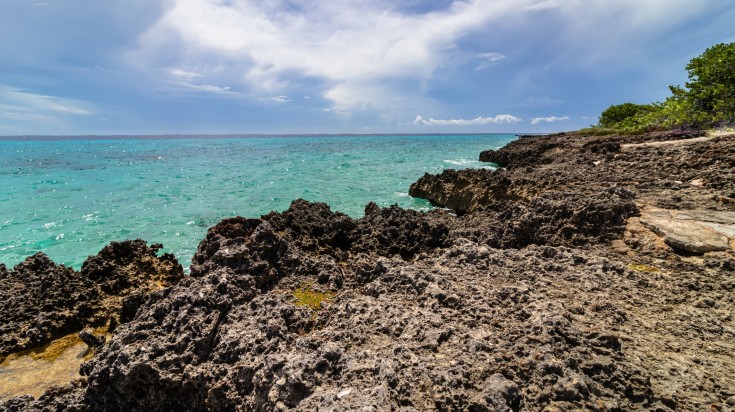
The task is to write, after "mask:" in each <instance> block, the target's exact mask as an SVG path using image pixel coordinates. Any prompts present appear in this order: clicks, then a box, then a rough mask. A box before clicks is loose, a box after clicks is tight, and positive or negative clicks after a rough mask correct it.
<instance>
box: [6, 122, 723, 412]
mask: <svg viewBox="0 0 735 412" xmlns="http://www.w3.org/2000/svg"><path fill="white" fill-rule="evenodd" d="M482 159H483V160H489V161H493V162H497V163H498V164H500V165H502V166H504V168H503V169H499V170H497V171H489V170H464V171H445V172H444V173H442V174H440V175H435V176H432V175H426V176H424V177H422V178H421V179H419V181H417V182H416V183H415V184H414V185H413V186H412V187H411V194H412V195H414V196H420V197H424V198H427V199H429V200H431V201H432V202H434V203H435V204H437V205H441V206H444V207H447V208H449V209H452V210H453V213H452V212H450V211H446V210H441V209H436V210H434V211H432V212H429V213H419V212H416V211H412V210H404V209H400V208H398V207H389V208H379V207H378V206H376V205H375V204H372V203H371V204H368V205H367V206H366V208H365V216H364V217H363V218H360V219H352V218H350V217H348V216H346V215H344V214H341V213H338V212H333V211H331V210H330V209H329V207H328V206H327V205H325V204H321V203H310V202H307V201H303V200H296V201H294V202H293V203H292V204H291V207H290V208H289V209H288V210H286V211H284V212H281V213H276V212H272V213H270V214H267V215H265V216H262V217H261V218H259V219H247V218H242V217H234V218H229V219H225V220H223V221H222V222H220V223H218V224H217V225H216V226H214V227H212V228H210V229H209V232H208V234H207V236H206V238H205V239H204V240H202V242H201V243H200V245H199V248H198V250H197V252H196V254H195V256H194V257H193V259H192V265H191V274H190V276H188V277H183V278H181V276H180V273H181V272H180V266H178V263H176V262H175V260H174V259H173V258H172V257H170V256H164V257H162V258H158V257H156V255H155V249H156V247H155V246H154V247H152V248H147V247H146V246H145V244H144V243H142V244H141V242H142V241H134V242H123V243H113V244H111V245H110V246H108V247H107V248H105V249H104V250H103V251H102V252H100V254H99V255H98V256H97V257H94V258H90V259H89V260H88V261H87V262H88V263H87V264H85V266H84V267H83V269H82V271H81V272H80V273H77V272H74V271H72V270H70V269H67V268H64V267H63V266H56V265H55V264H53V262H50V261H49V260H48V258H46V257H45V256H44V255H42V254H39V255H35V256H33V257H31V258H29V260H28V261H26V262H24V263H22V264H21V265H18V266H17V267H16V268H15V269H14V270H13V271H10V272H8V271H7V270H6V269H5V267H4V266H0V280H2V281H3V288H4V289H5V288H12V289H9V291H8V292H6V293H7V294H8V295H7V296H9V297H10V296H14V297H15V298H14V299H15V300H13V301H12V302H11V301H10V300H9V299H8V298H5V299H4V302H3V306H0V308H1V309H2V310H3V315H4V314H6V313H11V312H12V311H13V310H14V309H13V308H15V307H17V305H21V303H18V302H19V300H22V299H21V298H20V297H21V296H26V295H27V296H29V297H30V296H33V299H34V300H33V305H35V306H37V307H39V308H42V309H34V310H30V309H29V311H27V313H26V314H25V315H23V316H24V317H23V319H16V318H12V320H11V321H7V320H5V318H3V319H4V320H3V321H2V322H3V323H2V324H1V325H0V327H2V328H3V331H11V332H12V331H15V332H12V333H11V334H10V335H8V336H16V335H17V336H18V337H17V338H15V340H12V338H11V339H8V338H5V337H4V338H3V339H4V340H3V341H2V343H3V345H4V346H2V348H3V350H4V351H5V352H3V353H5V354H8V353H12V352H14V351H16V350H21V349H26V348H30V347H32V346H33V345H36V344H42V343H44V342H46V341H48V340H49V339H54V337H58V336H59V335H60V334H64V333H70V332H76V331H79V330H81V329H82V328H83V327H85V326H87V325H89V324H97V323H99V322H101V321H102V320H104V319H111V318H112V319H115V323H116V324H117V325H116V327H115V328H114V330H113V331H112V333H111V335H110V336H109V339H107V341H106V342H105V343H103V344H101V345H100V346H98V347H97V349H96V350H95V354H94V357H93V358H92V359H90V360H89V361H88V362H86V363H84V364H83V365H82V367H81V372H82V375H83V377H82V378H81V379H80V380H79V381H77V382H75V383H74V384H70V385H68V386H66V387H61V388H58V387H57V388H53V389H51V390H49V391H47V393H46V394H45V395H43V396H41V397H40V398H38V399H34V398H32V397H30V396H25V397H16V398H12V399H10V400H8V401H6V402H5V403H2V404H0V410H8V411H25V410H29V411H30V410H69V411H131V410H132V411H134V410H140V411H142V410H147V411H148V410H190V411H200V410H335V411H337V410H366V411H367V410H375V411H383V410H385V411H387V410H406V411H409V410H471V411H521V410H530V411H541V410H579V409H582V410H597V411H624V410H640V409H650V410H660V411H666V410H687V411H697V410H710V409H712V408H715V409H718V410H726V409H727V408H732V407H735V378H734V377H735V360H733V358H732V353H735V320H734V319H733V316H732V308H733V307H735V298H734V297H733V290H735V136H724V137H718V138H713V139H709V138H706V139H703V138H700V136H699V134H696V133H692V132H689V131H685V132H670V133H653V134H648V135H643V136H605V137H595V136H579V135H572V134H569V135H555V136H539V137H523V138H521V139H519V140H518V141H516V142H513V143H512V144H510V145H508V146H506V147H505V148H503V149H500V150H499V151H497V152H491V153H483V154H482ZM686 225H697V227H699V228H701V230H699V229H698V231H696V233H695V232H694V231H691V230H690V229H686V227H691V226H686ZM682 227H684V228H685V229H682ZM682 231H684V232H686V234H687V235H689V236H683V235H682ZM692 233H693V234H692ZM708 242H709V243H708ZM702 245H705V246H702ZM707 245H710V246H707ZM712 245H714V246H712ZM130 250H135V251H136V252H134V253H132V252H129V251H130ZM121 256H132V257H134V258H125V259H122V258H121ZM21 279H34V280H33V282H31V283H29V284H36V283H38V284H42V285H43V286H42V287H39V288H37V289H33V288H32V287H31V288H29V287H21V285H20V283H18V282H20V281H21ZM57 279H63V280H57ZM34 282H35V283H34ZM151 284H158V285H159V286H161V287H150V286H145V287H144V286H142V285H151ZM54 285H56V286H54ZM64 288H66V289H64ZM36 290H38V291H36ZM24 294H25V295H24ZM59 296H63V299H62V298H60V297H59ZM9 302H10V303H9ZM13 302H16V303H13ZM101 302H103V303H101ZM23 307H25V306H23ZM47 319H50V321H47ZM29 325H32V326H29ZM37 325H46V326H44V327H45V328H41V329H38V326H37ZM34 328H36V329H38V331H37V332H33V333H30V334H29V332H28V331H32V330H33V331H35V330H36V329H34ZM37 336H39V337H37ZM92 343H94V342H92Z"/></svg>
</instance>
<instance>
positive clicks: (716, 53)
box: [672, 43, 735, 123]
mask: <svg viewBox="0 0 735 412" xmlns="http://www.w3.org/2000/svg"><path fill="white" fill-rule="evenodd" d="M686 69H687V71H688V72H689V81H688V82H687V83H686V87H687V88H688V89H689V90H686V91H685V90H681V89H678V90H676V89H675V90H672V91H673V92H674V94H675V95H676V94H681V93H682V92H683V93H684V94H685V98H686V99H687V100H689V102H690V104H691V108H692V110H694V111H695V112H698V113H695V114H700V115H705V116H704V118H705V119H704V120H708V121H709V122H711V123H733V122H735V43H729V44H725V43H720V44H717V45H714V46H712V47H710V48H708V49H707V50H705V51H704V53H702V54H701V55H700V56H698V57H695V58H693V59H692V60H691V61H690V62H689V64H687V67H686Z"/></svg>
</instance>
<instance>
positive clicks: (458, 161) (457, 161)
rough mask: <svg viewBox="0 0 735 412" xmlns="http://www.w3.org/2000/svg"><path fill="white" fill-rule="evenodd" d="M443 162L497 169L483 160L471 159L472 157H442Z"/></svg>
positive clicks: (474, 167)
mask: <svg viewBox="0 0 735 412" xmlns="http://www.w3.org/2000/svg"><path fill="white" fill-rule="evenodd" d="M444 163H449V164H450V165H454V166H460V167H463V168H472V169H489V170H495V169H497V168H496V167H493V166H489V165H488V164H487V163H485V162H481V161H479V160H472V159H444Z"/></svg>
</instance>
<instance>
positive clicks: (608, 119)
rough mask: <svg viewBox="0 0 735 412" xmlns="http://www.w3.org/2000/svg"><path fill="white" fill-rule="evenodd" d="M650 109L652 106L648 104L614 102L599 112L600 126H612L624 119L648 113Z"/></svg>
mask: <svg viewBox="0 0 735 412" xmlns="http://www.w3.org/2000/svg"><path fill="white" fill-rule="evenodd" d="M651 110H652V107H651V105H648V104H635V103H623V104H615V105H612V106H610V107H608V108H607V109H605V111H604V112H602V114H600V126H603V127H612V126H615V125H617V124H619V123H621V122H623V121H625V120H626V119H630V118H632V117H635V116H638V115H642V114H645V113H648V112H650V111H651Z"/></svg>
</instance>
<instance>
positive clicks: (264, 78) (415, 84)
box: [127, 0, 708, 113]
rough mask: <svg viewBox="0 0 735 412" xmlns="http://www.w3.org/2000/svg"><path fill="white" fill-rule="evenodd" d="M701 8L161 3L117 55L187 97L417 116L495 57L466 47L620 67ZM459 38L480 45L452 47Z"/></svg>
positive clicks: (475, 1)
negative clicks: (174, 83)
mask: <svg viewBox="0 0 735 412" xmlns="http://www.w3.org/2000/svg"><path fill="white" fill-rule="evenodd" d="M707 2H708V0H647V1H640V0H599V1H595V2H592V3H590V2H588V1H586V0H565V1H563V2H562V1H558V0H517V1H499V0H464V1H460V0H457V1H451V2H442V4H441V5H440V6H436V7H433V6H432V7H429V8H423V9H424V10H423V11H421V10H418V9H421V8H416V7H413V8H411V7H409V8H406V7H400V5H399V4H396V2H394V1H389V0H372V1H369V0H333V1H329V2H307V1H305V0H269V1H258V0H167V1H166V5H167V7H166V8H165V9H164V12H163V14H162V15H161V17H160V18H159V19H158V20H157V21H155V23H154V24H152V25H151V26H150V27H149V28H148V29H147V30H146V31H145V32H144V33H143V34H141V35H140V36H139V37H138V39H137V40H138V41H137V47H136V49H135V50H133V51H131V52H130V53H129V54H127V58H129V59H130V61H132V62H133V63H135V64H136V65H137V67H142V68H145V69H146V70H165V68H166V67H171V66H175V67H177V70H178V71H177V72H176V73H170V75H172V76H173V77H174V78H175V79H178V81H180V82H182V85H183V86H186V87H188V88H189V89H192V90H198V91H205V92H210V93H219V94H230V93H234V92H233V91H232V89H230V88H229V87H221V86H215V84H220V85H221V84H228V85H232V86H233V87H234V88H236V89H238V90H242V91H243V92H242V93H243V94H248V95H256V96H280V95H287V94H288V95H296V93H298V94H301V93H304V92H307V93H309V94H310V95H313V96H316V95H320V96H321V97H323V98H324V99H325V100H326V101H328V102H330V103H331V107H330V109H331V111H332V112H335V113H344V112H348V111H351V110H365V109H366V108H367V109H369V110H383V111H390V110H395V108H396V107H400V108H402V109H401V110H404V111H407V109H408V110H410V112H416V111H422V110H425V108H427V107H429V106H431V105H432V104H434V103H435V102H436V101H435V100H434V99H433V98H432V96H431V94H430V93H428V91H431V90H432V84H433V81H434V80H439V81H441V80H442V79H444V78H446V77H442V78H439V76H438V74H442V75H445V76H446V75H447V73H446V72H444V71H450V70H453V68H455V67H456V65H457V63H456V62H457V61H464V62H468V61H474V65H473V66H470V70H472V69H473V68H474V69H475V70H483V69H486V68H488V67H490V66H492V65H496V64H498V63H499V62H501V61H502V60H503V59H505V58H506V56H505V55H504V54H503V53H500V52H498V51H487V52H482V51H481V50H476V49H474V50H473V45H477V44H478V43H481V44H488V43H490V44H491V45H492V47H493V48H497V49H510V48H511V47H515V46H517V45H513V44H512V40H500V39H520V40H523V41H528V42H529V43H528V45H527V46H526V48H528V49H533V48H534V47H546V48H548V49H550V50H551V49H553V50H554V53H553V56H554V59H557V60H556V61H551V62H549V66H551V65H554V64H566V65H586V64H592V63H596V62H599V61H600V60H602V59H608V61H612V59H613V58H612V57H611V56H615V57H614V61H613V63H614V64H618V65H620V64H629V63H626V62H631V61H635V60H634V59H631V58H625V57H626V56H627V57H630V56H634V55H635V52H636V51H635V49H634V48H633V47H630V44H631V42H629V41H626V39H633V38H638V37H640V33H641V32H642V30H644V29H645V32H646V33H660V29H661V28H663V27H675V26H676V25H677V24H679V23H680V22H681V21H683V20H684V19H687V18H691V16H692V15H696V12H697V10H700V9H702V8H703V7H704V6H705V5H706V4H707ZM539 12H543V16H542V15H541V14H540V13H539ZM507 21H513V22H514V24H513V25H512V28H509V25H507V24H501V22H507ZM546 22H549V23H548V24H553V27H554V28H558V30H550V27H547V26H544V24H546ZM529 27H539V29H538V30H536V31H535V30H534V29H529ZM517 28H520V29H517ZM519 30H520V31H519ZM539 33H544V34H539ZM549 33H551V34H549ZM470 36H475V37H476V38H478V39H487V41H485V40H482V41H474V42H466V41H463V40H465V39H466V38H468V37H470ZM634 36H635V37H634ZM529 39H532V40H529ZM516 49H517V47H515V48H514V50H516ZM491 50H492V49H491ZM521 52H522V50H521V51H519V52H518V53H521ZM547 52H548V53H551V52H549V51H547ZM514 56H515V54H514ZM455 58H456V59H455ZM519 59H520V57H519ZM608 66H611V65H607V66H604V67H608ZM203 73H206V79H207V81H206V82H204V80H205V77H202V74H203ZM449 75H450V76H451V75H454V73H450V74H449ZM205 83H206V84H205ZM528 83H531V81H530V80H529V81H528ZM187 84H188V85H187ZM314 100H315V103H314V104H317V103H316V101H317V100H318V101H319V102H323V100H321V99H314Z"/></svg>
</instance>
